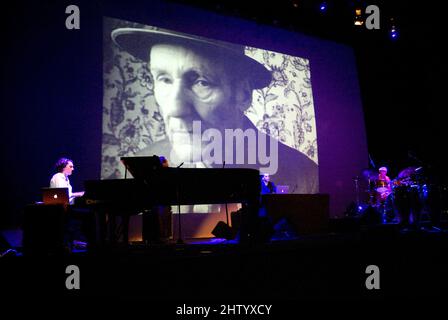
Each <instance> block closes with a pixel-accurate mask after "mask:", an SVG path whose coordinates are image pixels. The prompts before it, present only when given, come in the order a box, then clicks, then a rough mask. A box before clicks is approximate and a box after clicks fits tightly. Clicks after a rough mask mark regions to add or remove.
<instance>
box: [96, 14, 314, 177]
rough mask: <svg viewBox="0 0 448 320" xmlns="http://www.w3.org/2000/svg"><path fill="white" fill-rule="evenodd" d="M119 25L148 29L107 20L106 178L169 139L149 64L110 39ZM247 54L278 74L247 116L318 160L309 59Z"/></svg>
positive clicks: (265, 52)
mask: <svg viewBox="0 0 448 320" xmlns="http://www.w3.org/2000/svg"><path fill="white" fill-rule="evenodd" d="M119 27H146V28H148V27H147V26H144V25H141V24H137V23H130V22H127V21H123V20H117V19H112V18H105V19H104V28H103V55H104V60H103V61H104V62H103V86H104V88H103V90H104V91H103V138H102V165H101V178H102V179H110V178H123V176H124V167H123V166H122V165H120V157H122V156H132V155H134V154H135V153H136V152H138V151H139V150H140V149H143V148H145V147H146V146H147V145H148V144H151V143H153V142H156V141H159V140H162V139H164V137H165V128H164V123H163V120H162V117H161V114H160V112H159V110H158V107H157V104H156V102H155V100H154V95H153V84H152V78H151V74H150V73H149V71H148V69H147V64H146V63H145V62H141V61H140V60H138V59H136V58H134V57H133V56H131V55H129V54H128V53H126V52H124V51H122V50H121V49H120V48H118V47H117V46H115V45H114V44H113V42H112V40H111V38H110V33H111V31H112V30H113V29H115V28H119ZM245 52H246V55H248V56H250V57H251V58H253V59H255V60H257V61H259V62H260V63H262V64H263V65H265V67H266V68H267V69H268V70H270V71H271V72H272V81H271V83H270V85H269V86H268V87H266V88H263V89H257V90H254V91H253V100H252V101H253V103H252V106H251V107H250V108H249V109H248V110H247V111H246V116H247V117H248V118H249V119H250V120H251V121H252V122H253V123H254V124H255V125H256V126H257V128H258V129H259V130H261V131H263V132H265V133H266V134H269V135H271V136H273V137H275V138H276V139H278V140H279V141H280V142H282V143H284V144H286V145H288V146H290V147H292V148H295V149H297V150H299V151H301V152H302V153H304V154H305V155H307V156H308V157H309V158H310V159H312V160H313V161H314V162H316V163H318V154H317V134H316V123H315V116H314V104H313V96H312V90H311V78H310V66H309V61H308V60H307V59H304V58H300V57H293V56H289V55H285V54H281V53H276V52H272V51H268V50H262V49H256V48H251V47H246V50H245Z"/></svg>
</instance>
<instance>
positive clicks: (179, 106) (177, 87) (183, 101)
mask: <svg viewBox="0 0 448 320" xmlns="http://www.w3.org/2000/svg"><path fill="white" fill-rule="evenodd" d="M162 107H163V106H162ZM166 107H167V109H168V110H167V111H168V114H169V115H170V116H172V117H184V116H187V115H190V114H191V113H192V111H193V105H192V101H191V96H190V92H189V89H188V87H187V86H186V84H185V82H184V81H179V82H176V83H175V84H174V85H173V86H172V91H171V93H170V94H169V99H168V101H167V106H166Z"/></svg>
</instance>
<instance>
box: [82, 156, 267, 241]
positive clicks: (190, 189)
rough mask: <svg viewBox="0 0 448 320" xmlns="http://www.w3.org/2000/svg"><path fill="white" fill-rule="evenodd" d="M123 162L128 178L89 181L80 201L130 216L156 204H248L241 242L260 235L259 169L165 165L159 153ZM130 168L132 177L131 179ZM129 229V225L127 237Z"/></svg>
mask: <svg viewBox="0 0 448 320" xmlns="http://www.w3.org/2000/svg"><path fill="white" fill-rule="evenodd" d="M121 161H122V163H123V164H124V166H125V168H126V178H125V179H111V180H87V181H85V183H84V187H85V193H84V196H83V197H82V198H81V199H80V200H79V201H78V205H81V206H85V207H89V208H90V209H92V210H93V211H94V212H96V213H98V212H102V213H107V214H108V215H109V216H110V217H112V216H114V215H120V216H122V217H129V216H130V215H133V214H138V213H140V212H142V211H145V210H150V209H151V208H153V207H154V206H169V205H193V204H222V203H242V204H243V206H244V207H245V208H246V210H244V212H245V214H244V215H243V217H242V221H241V229H240V242H245V241H251V240H252V239H254V238H255V237H256V219H257V216H258V205H259V199H260V173H259V171H258V170H255V169H242V168H241V169H235V168H172V167H168V168H165V167H162V166H161V164H160V160H159V157H157V156H152V157H122V158H121ZM128 171H129V172H130V173H131V174H132V178H127V172H128ZM179 218H180V217H179ZM124 221H126V218H125V219H124ZM127 228H128V226H127V224H124V226H123V229H124V230H123V231H124V235H123V238H124V240H125V241H127ZM100 237H102V236H100Z"/></svg>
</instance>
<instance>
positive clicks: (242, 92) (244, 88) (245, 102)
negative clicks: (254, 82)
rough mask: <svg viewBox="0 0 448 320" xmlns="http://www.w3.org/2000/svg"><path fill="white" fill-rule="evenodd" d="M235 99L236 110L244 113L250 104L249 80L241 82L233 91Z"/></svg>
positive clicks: (250, 87)
mask: <svg viewBox="0 0 448 320" xmlns="http://www.w3.org/2000/svg"><path fill="white" fill-rule="evenodd" d="M235 92H236V94H235V99H236V105H237V106H238V109H240V110H241V111H243V112H244V111H246V110H247V109H248V108H249V107H250V105H251V104H252V86H251V85H250V82H249V80H247V79H245V80H242V81H241V82H240V83H239V85H238V86H237V88H236V90H235Z"/></svg>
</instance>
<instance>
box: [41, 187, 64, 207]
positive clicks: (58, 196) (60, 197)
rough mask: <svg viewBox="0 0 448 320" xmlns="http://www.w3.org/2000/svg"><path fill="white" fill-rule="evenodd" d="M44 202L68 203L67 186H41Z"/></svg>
mask: <svg viewBox="0 0 448 320" xmlns="http://www.w3.org/2000/svg"><path fill="white" fill-rule="evenodd" d="M42 201H43V202H44V204H69V197H68V188H42Z"/></svg>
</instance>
